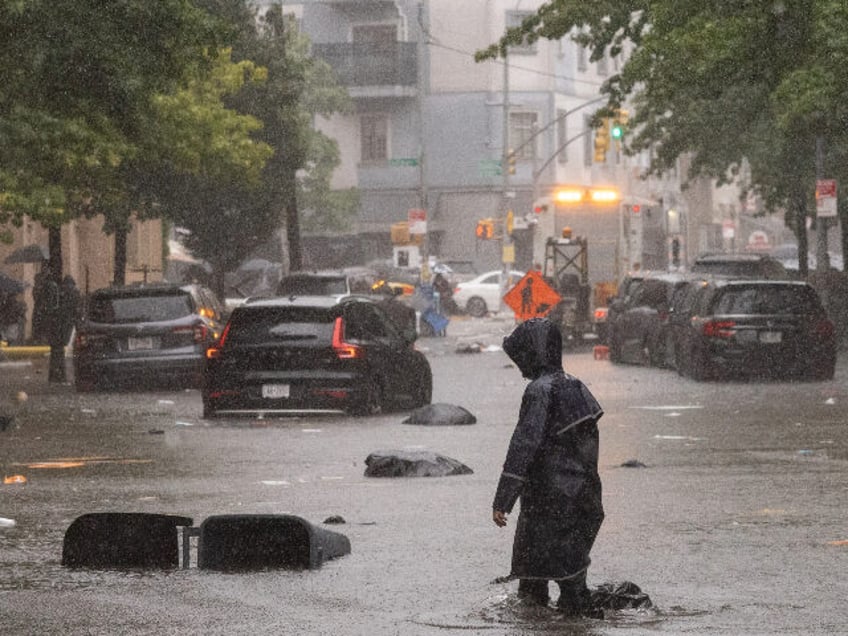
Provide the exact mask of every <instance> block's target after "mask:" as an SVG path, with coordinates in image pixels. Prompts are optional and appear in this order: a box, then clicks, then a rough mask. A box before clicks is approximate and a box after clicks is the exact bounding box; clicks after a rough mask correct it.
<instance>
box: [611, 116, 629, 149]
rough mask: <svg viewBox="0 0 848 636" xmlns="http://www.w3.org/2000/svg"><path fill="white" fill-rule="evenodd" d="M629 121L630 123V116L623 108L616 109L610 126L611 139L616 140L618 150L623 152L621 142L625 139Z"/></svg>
mask: <svg viewBox="0 0 848 636" xmlns="http://www.w3.org/2000/svg"><path fill="white" fill-rule="evenodd" d="M628 121H630V114H629V113H628V112H627V111H626V110H624V109H623V108H618V109H616V111H615V113H614V114H613V118H612V125H611V126H610V137H612V138H613V139H614V140H615V147H616V150H621V140H622V139H624V132H625V130H626V129H627V122H628Z"/></svg>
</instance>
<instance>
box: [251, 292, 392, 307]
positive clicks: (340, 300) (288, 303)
mask: <svg viewBox="0 0 848 636" xmlns="http://www.w3.org/2000/svg"><path fill="white" fill-rule="evenodd" d="M348 302H371V303H374V302H376V300H375V299H374V298H371V297H369V296H355V295H349V296H306V295H304V296H295V295H291V296H279V297H274V298H248V299H247V301H245V302H244V303H243V304H241V305H239V306H238V307H237V308H236V309H237V310H240V309H243V308H250V307H316V308H329V307H335V306H336V305H341V304H344V303H348Z"/></svg>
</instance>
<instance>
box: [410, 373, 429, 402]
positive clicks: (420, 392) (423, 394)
mask: <svg viewBox="0 0 848 636" xmlns="http://www.w3.org/2000/svg"><path fill="white" fill-rule="evenodd" d="M414 395H415V397H414V398H413V400H412V407H413V408H416V409H417V408H421V407H422V406H427V405H428V404H430V402H431V401H432V400H433V376H432V375H429V374H428V375H427V376H426V377H425V378H423V379H422V380H421V381H420V382H419V383H418V384H417V385H416V386H415V393H414Z"/></svg>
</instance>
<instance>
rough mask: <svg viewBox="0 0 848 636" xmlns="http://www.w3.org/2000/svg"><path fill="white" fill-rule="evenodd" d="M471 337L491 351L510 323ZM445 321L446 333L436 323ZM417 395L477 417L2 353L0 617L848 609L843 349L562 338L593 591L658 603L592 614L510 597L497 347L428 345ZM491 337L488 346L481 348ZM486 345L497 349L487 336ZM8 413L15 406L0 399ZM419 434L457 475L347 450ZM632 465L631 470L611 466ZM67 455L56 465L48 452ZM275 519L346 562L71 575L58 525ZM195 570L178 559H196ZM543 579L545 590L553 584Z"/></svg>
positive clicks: (510, 390)
mask: <svg viewBox="0 0 848 636" xmlns="http://www.w3.org/2000/svg"><path fill="white" fill-rule="evenodd" d="M475 328H476V329H477V330H478V331H477V332H475V333H474V334H473V337H472V335H469V338H470V339H472V340H474V341H481V342H482V343H483V344H497V343H498V342H499V338H500V332H502V331H503V330H504V329H507V328H508V325H498V324H497V323H494V324H493V323H491V322H480V323H479V324H476V325H475ZM449 332H450V329H449ZM420 345H421V348H423V349H426V350H427V354H428V357H429V359H430V362H431V364H432V366H433V371H434V401H435V402H447V403H452V404H458V405H461V406H464V407H465V408H467V409H468V410H470V411H471V412H472V413H474V414H475V415H476V416H477V418H478V423H477V424H475V425H473V426H463V427H419V426H409V425H403V424H400V421H401V420H402V419H403V418H404V417H405V416H406V413H403V412H396V413H388V414H383V415H380V416H377V417H371V418H348V417H345V416H324V417H310V418H288V419H265V420H258V419H255V418H247V419H223V420H216V421H213V422H206V421H204V420H202V419H201V418H200V398H199V394H198V393H197V392H196V391H166V390H155V391H149V392H148V391H139V392H135V393H106V394H95V395H82V396H78V395H76V394H75V393H74V392H73V391H72V389H71V388H70V387H68V386H64V387H63V386H58V387H57V386H52V387H48V386H46V384H45V383H44V381H43V377H42V376H41V373H42V370H41V368H40V367H39V366H38V365H36V366H32V367H27V366H16V367H9V366H6V367H2V368H0V374H2V379H0V387H1V388H2V391H3V392H4V393H3V395H4V396H5V397H7V398H8V396H9V394H10V393H13V392H16V391H18V390H25V391H27V393H28V394H29V400H28V401H26V402H24V403H23V404H22V405H20V406H19V407H17V408H18V411H19V412H18V413H17V417H16V424H17V426H16V427H14V428H11V429H9V430H7V431H5V432H3V433H0V468H2V471H3V473H4V475H12V474H21V475H24V476H26V478H27V480H28V483H27V484H26V485H4V486H0V517H3V518H8V519H13V520H14V521H15V524H16V525H15V527H13V528H5V529H2V528H0V625H2V626H3V627H2V631H3V633H9V634H12V633H14V634H54V633H55V634H59V633H62V634H67V633H87V634H116V633H128V634H129V633H132V634H169V633H172V634H234V633H254V634H333V635H334V636H343V635H358V634H468V633H481V634H504V635H506V634H510V635H513V634H536V633H541V634H544V633H558V634H614V633H627V634H657V633H662V634H836V633H845V627H844V626H845V625H846V624H848V609H846V606H845V598H846V597H848V583H846V580H845V577H844V572H845V571H846V565H848V545H846V544H845V543H844V542H845V541H846V540H848V525H846V523H845V508H846V494H845V493H846V468H847V467H848V461H847V460H848V435H846V417H845V416H846V408H845V406H846V405H848V387H846V381H848V364H845V362H844V361H840V363H839V365H838V367H837V376H836V378H835V380H834V381H832V382H823V383H803V384H790V383H782V382H750V383H717V382H713V383H705V384H699V383H695V382H692V381H690V380H687V379H682V378H679V377H678V376H676V375H675V374H674V373H673V372H670V371H666V370H659V369H645V368H636V367H630V366H617V365H612V364H611V363H609V362H608V361H604V360H594V359H593V357H592V354H591V351H590V350H588V349H586V350H580V351H578V352H575V353H569V354H566V358H565V364H566V370H568V371H570V372H572V373H574V374H576V375H578V376H580V377H581V378H582V379H583V380H584V381H586V383H587V384H588V385H589V386H590V388H591V389H592V391H593V393H595V395H597V396H598V398H599V400H600V401H601V403H602V405H603V407H604V409H605V411H606V415H605V416H604V418H603V419H602V420H601V423H600V429H601V478H602V480H603V485H604V504H605V507H606V511H607V518H606V521H605V523H604V526H603V527H602V529H601V531H600V534H599V536H598V540H597V542H596V545H595V549H594V551H593V553H592V557H593V565H592V567H591V568H590V571H589V583H590V585H595V584H599V583H602V582H604V581H622V580H630V581H633V582H635V583H637V584H638V585H640V586H641V587H642V588H643V590H644V591H646V592H647V593H648V594H649V595H650V596H651V597H652V599H653V600H654V603H655V605H656V607H657V609H656V610H655V611H651V612H640V613H636V612H631V613H628V612H622V613H618V614H615V615H610V616H608V618H607V619H606V620H574V619H564V618H562V617H560V616H559V615H557V614H556V613H555V612H554V611H552V610H551V611H547V610H535V611H533V610H526V609H522V608H518V607H516V606H515V598H514V595H515V588H516V584H515V583H514V582H513V583H493V581H494V580H495V579H496V578H498V577H501V576H504V575H506V574H507V573H508V567H509V555H510V549H511V542H512V528H513V527H514V521H515V519H514V518H513V519H510V523H509V526H508V527H507V529H506V530H499V529H497V528H495V527H494V525H493V524H492V523H491V512H490V506H491V499H492V496H493V493H494V488H495V485H496V481H497V478H498V475H499V473H500V465H501V463H502V461H503V457H504V453H505V451H506V447H507V444H508V441H509V435H510V434H511V432H512V427H513V425H514V421H515V417H516V414H517V411H518V405H519V401H520V397H521V393H522V391H523V389H524V381H523V380H521V379H520V378H519V376H518V372H517V371H516V370H515V369H514V368H512V367H511V366H509V362H508V359H507V358H506V356H505V355H504V354H503V353H502V352H500V351H497V350H493V351H489V352H483V353H479V354H456V353H454V350H455V345H456V338H446V339H425V340H422V341H421V342H420ZM493 348H495V347H493ZM495 349H496V348H495ZM6 404H7V408H12V407H11V406H9V404H8V399H7V400H6ZM387 448H426V449H429V450H433V451H436V452H439V453H442V454H444V455H448V456H450V457H453V458H455V459H458V460H459V461H461V462H463V463H465V464H467V465H468V466H470V467H471V468H473V469H474V471H475V472H474V474H473V475H468V476H461V477H445V478H425V479H414V480H410V479H407V480H403V479H400V480H398V479H368V478H365V477H364V476H363V471H364V468H365V466H364V460H365V457H366V456H367V455H368V454H369V453H370V452H372V451H375V450H382V449H387ZM631 459H637V460H639V462H641V463H643V464H644V465H645V467H644V468H625V467H622V466H621V465H622V464H623V463H624V462H626V461H628V460H631ZM60 462H64V463H60ZM102 511H127V512H129V511H137V512H160V513H170V514H180V515H188V516H191V517H193V518H194V522H195V525H199V524H200V522H202V520H203V519H204V518H206V517H208V516H210V515H213V514H230V513H251V514H252V513H266V514H281V513H291V514H296V515H298V516H302V517H304V518H306V519H308V520H310V521H312V522H313V523H316V524H320V523H321V522H322V521H323V520H324V519H325V518H327V517H329V516H331V515H341V516H342V517H344V519H345V520H346V521H347V524H345V525H341V526H331V529H333V530H335V531H339V532H343V533H344V534H345V535H347V536H348V537H349V539H350V541H351V544H352V553H351V554H350V555H349V556H346V557H343V558H341V559H338V560H335V561H331V562H328V563H326V564H325V565H324V566H323V568H321V569H320V570H316V571H308V572H289V571H267V572H257V573H246V574H245V573H240V574H221V573H215V572H208V571H201V570H198V569H197V568H196V567H191V568H189V569H186V570H176V571H172V572H165V573H162V572H116V571H90V570H69V569H67V568H63V567H62V566H61V565H60V559H61V549H62V539H63V535H64V532H65V530H66V529H67V527H68V525H70V523H71V521H73V519H74V518H76V517H77V516H79V515H81V514H84V513H87V512H102ZM192 565H193V564H192ZM553 591H554V588H553V587H552V592H553Z"/></svg>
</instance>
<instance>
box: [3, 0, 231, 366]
mask: <svg viewBox="0 0 848 636" xmlns="http://www.w3.org/2000/svg"><path fill="white" fill-rule="evenodd" d="M94 21H96V24H97V28H92V23H93V22H94ZM218 36H219V33H217V32H216V29H215V25H214V24H213V23H212V22H211V21H210V20H209V19H208V16H207V15H206V14H205V13H203V12H202V11H199V10H198V9H197V8H195V7H194V6H193V4H192V3H191V2H189V0H158V1H157V2H154V3H150V2H147V1H146V0H115V1H113V2H109V3H103V2H99V1H98V0H79V1H77V2H61V1H60V2H56V1H50V0H30V1H28V2H5V3H2V4H0V41H2V42H3V46H2V47H0V83H2V86H3V91H2V92H0V192H2V194H0V222H9V221H11V222H12V223H15V224H21V223H22V222H23V219H24V218H25V217H26V216H29V217H30V218H32V219H34V220H35V221H38V222H40V223H42V224H43V225H44V226H45V227H47V228H48V229H49V230H50V232H49V236H50V255H51V261H52V265H53V267H52V268H51V272H52V275H53V277H54V282H55V283H56V285H57V286H58V284H59V283H60V281H61V278H62V270H61V245H60V244H59V238H60V236H61V234H60V233H59V227H60V225H61V223H63V222H65V221H67V220H69V219H71V218H73V217H74V216H75V215H76V214H79V213H81V212H82V211H84V210H85V209H86V208H87V206H88V205H89V203H90V201H91V199H92V197H93V196H94V195H95V194H97V193H103V192H110V191H114V190H118V191H120V189H121V186H120V184H119V183H118V176H119V175H118V171H117V170H116V168H117V167H119V166H121V165H122V164H123V163H124V162H126V161H127V160H129V159H131V158H132V157H133V156H134V154H135V153H136V151H137V147H136V146H135V145H134V143H133V141H134V140H135V139H138V138H139V136H141V135H143V133H144V123H145V114H146V112H147V109H148V106H149V104H150V101H151V97H152V96H153V95H156V94H163V93H167V92H169V91H170V90H172V89H173V88H174V87H175V86H176V85H177V83H178V82H179V81H180V80H181V79H182V78H183V77H184V76H185V75H186V73H187V70H188V69H190V68H200V67H201V66H202V64H204V63H205V59H206V58H205V57H204V51H205V50H206V49H207V48H208V47H211V46H214V44H215V42H216V40H217V38H218ZM63 345H64V343H60V342H56V341H55V339H54V341H53V342H51V365H50V375H49V377H50V380H51V381H63V380H64V361H63V357H64V352H63Z"/></svg>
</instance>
